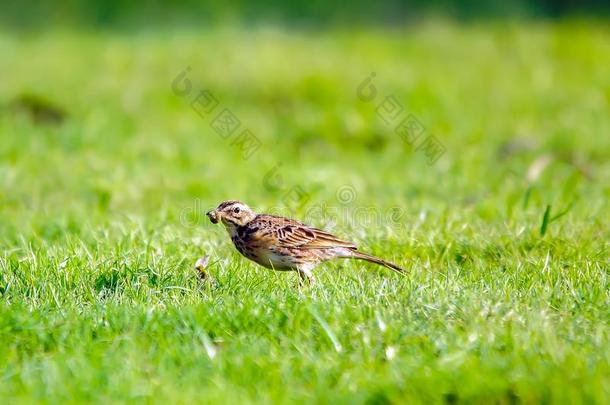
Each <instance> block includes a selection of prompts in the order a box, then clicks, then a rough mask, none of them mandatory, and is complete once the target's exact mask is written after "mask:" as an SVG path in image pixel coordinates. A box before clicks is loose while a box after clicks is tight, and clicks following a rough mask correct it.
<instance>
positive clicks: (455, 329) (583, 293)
mask: <svg viewBox="0 0 610 405" xmlns="http://www.w3.org/2000/svg"><path fill="white" fill-rule="evenodd" d="M0 55H2V57H1V58H0V75H1V77H3V78H5V79H3V80H2V81H1V82H0V105H1V110H0V252H1V256H0V294H1V297H2V298H1V300H0V342H2V344H1V345H0V358H1V359H3V361H2V363H1V365H0V397H2V398H11V399H15V400H16V401H22V402H29V401H30V400H32V399H34V400H38V401H41V402H54V403H56V402H60V401H64V400H70V399H71V400H77V401H87V400H95V401H99V402H103V401H106V400H114V401H116V400H151V401H172V402H192V401H203V402H213V403H217V402H219V401H220V400H224V401H225V402H226V401H228V403H238V402H243V401H248V402H269V401H280V402H290V401H298V402H305V401H311V400H312V399H313V398H314V397H317V398H319V400H320V401H321V402H331V401H339V402H341V403H352V402H356V403H364V402H374V403H384V402H387V401H391V402H422V403H423V402H426V403H427V402H442V401H448V402H453V401H456V400H474V401H483V402H489V401H503V402H506V403H509V402H511V401H513V400H517V399H520V400H522V401H524V402H542V401H551V402H569V403H578V402H583V403H584V402H586V403H592V402H597V403H603V402H604V399H605V398H607V397H608V396H609V395H610V392H609V391H608V386H610V384H609V382H610V366H609V364H610V350H609V348H610V345H609V339H608V337H609V336H608V332H609V329H608V321H609V319H610V311H609V310H608V308H609V307H610V302H609V301H610V300H609V296H608V295H609V293H608V291H609V289H608V284H609V282H608V281H609V280H608V269H609V264H610V263H609V259H608V240H609V237H610V229H609V227H608V219H607V217H608V204H607V201H608V197H609V194H610V192H609V188H608V184H610V164H609V163H608V162H609V158H610V153H609V152H608V151H610V137H608V136H607V134H608V133H610V115H609V114H608V111H610V76H609V75H608V72H607V66H609V65H610V32H609V31H608V29H607V28H605V27H603V26H601V25H597V24H593V23H591V24H588V23H567V22H566V23H558V24H557V25H548V24H534V23H530V24H527V25H520V26H519V25H515V26H512V25H492V26H475V27H470V28H466V27H456V26H452V25H450V24H441V23H433V24H426V25H422V26H420V27H418V28H415V29H411V30H407V31H394V32H389V33H384V32H381V31H360V32H356V33H346V32H342V31H331V32H324V33H306V32H288V31H282V30H276V29H257V30H255V31H254V32H250V33H248V32H245V31H243V30H237V29H226V30H217V31H206V30H202V31H199V32H194V31H185V32H178V33H173V34H168V33H132V34H125V33H123V34H118V33H105V34H99V35H93V34H90V33H74V32H55V33H49V34H47V35H42V36H33V37H32V36H30V37H17V36H15V35H14V34H10V33H8V34H5V35H3V36H2V37H0ZM187 67H190V68H191V71H190V72H189V75H188V79H189V80H190V81H191V83H192V92H191V93H190V94H189V95H188V96H178V95H176V94H175V93H174V91H173V90H172V81H173V80H174V79H175V77H176V76H177V75H178V74H179V73H180V72H182V71H183V70H184V69H185V68H187ZM371 72H375V74H376V77H375V81H374V85H375V86H376V89H377V91H378V96H377V98H376V99H375V101H374V102H369V103H367V102H365V101H362V100H360V99H359V98H358V97H357V88H358V86H359V85H360V83H361V82H362V81H363V80H364V79H365V78H366V77H368V76H369V75H370V74H371ZM199 90H209V91H210V92H211V93H212V94H213V95H214V97H216V99H217V100H218V102H219V107H218V108H228V109H230V110H231V111H232V112H233V113H234V114H235V115H236V116H237V117H238V118H239V120H240V121H241V123H242V128H248V129H250V130H251V131H252V133H253V134H255V136H256V137H257V138H258V139H259V140H260V142H261V146H260V149H258V150H257V151H256V152H255V153H254V154H253V155H252V156H251V157H250V158H249V159H243V158H242V151H241V150H240V149H239V148H238V147H237V146H236V145H235V144H234V143H233V140H234V138H229V139H223V138H221V137H220V136H218V135H217V134H216V133H215V132H214V131H213V129H212V128H211V127H210V123H211V121H212V118H213V117H211V116H210V117H201V116H200V115H198V114H197V112H195V111H194V110H193V109H192V108H191V106H190V102H191V100H192V98H193V97H194V96H195V95H196V94H197V92H198V91H199ZM391 95H393V96H395V97H396V99H397V100H399V101H400V103H402V105H403V107H404V108H405V111H404V114H408V113H411V114H414V115H415V116H416V117H417V119H418V120H419V121H420V122H421V123H422V124H423V125H424V126H425V128H426V131H427V132H426V133H427V134H433V135H434V136H435V137H436V138H437V139H438V140H440V141H441V142H442V144H443V145H444V147H445V148H446V152H445V154H444V155H443V156H442V157H441V158H440V159H439V160H438V161H437V162H436V163H434V164H429V162H428V159H427V157H426V155H425V154H424V153H422V151H417V150H416V148H415V147H413V146H411V145H408V144H407V143H405V142H404V141H403V140H402V139H401V138H400V137H399V136H398V135H397V134H396V133H395V132H394V128H395V125H392V124H387V123H385V122H384V121H383V120H382V119H381V118H380V117H379V116H378V115H377V113H376V109H377V106H378V105H379V103H380V102H381V101H382V100H383V99H384V98H385V97H387V96H391ZM34 96H35V98H34V99H33V98H32V97H34ZM23 100H26V101H25V102H24V101H23ZM32 100H35V101H32ZM37 103H40V104H41V106H39V107H32V105H34V106H36V105H37ZM45 106H46V107H47V108H50V109H53V108H57V109H58V111H62V114H65V116H63V115H62V117H61V118H59V119H44V117H45V115H44V114H42V115H40V114H38V115H37V114H36V113H35V112H33V110H34V109H35V108H42V109H44V108H45ZM52 116H54V115H52ZM41 117H42V118H41ZM274 169H276V170H279V172H278V171H274ZM296 189H298V190H299V192H302V193H304V194H296V195H297V196H298V195H304V196H305V197H303V198H302V199H300V200H299V199H298V198H294V196H295V194H294V190H296ZM346 190H347V191H348V192H349V193H348V194H345V191H346ZM342 191H343V193H342ZM346 196H347V197H346ZM228 198H237V199H241V200H244V201H245V202H247V203H249V204H250V205H252V206H253V207H254V208H256V209H259V210H262V211H281V212H285V213H290V214H291V215H293V216H296V217H299V218H304V219H307V220H309V222H312V223H313V224H314V225H318V226H325V227H328V228H330V229H332V230H333V231H335V232H336V233H338V234H339V235H341V236H344V237H349V238H351V239H353V240H354V241H355V242H357V243H358V244H359V245H360V246H362V248H363V249H364V250H366V251H370V252H372V253H375V254H377V255H379V256H382V257H386V258H388V259H391V260H393V261H395V262H397V263H399V264H401V265H403V266H404V267H406V268H407V269H408V270H409V275H408V276H407V277H399V276H397V275H396V274H394V273H391V272H389V271H387V270H385V269H382V268H377V267H374V266H370V265H367V264H363V263H359V262H348V261H342V262H339V263H332V264H328V265H326V266H322V267H320V268H319V269H318V272H317V273H316V276H317V279H318V283H317V284H316V285H315V286H314V287H311V288H307V289H299V288H298V287H297V276H296V275H295V274H289V273H274V272H271V271H269V270H266V269H263V268H260V267H257V266H256V265H254V264H252V263H250V262H247V261H246V260H245V259H242V258H240V257H239V255H238V254H237V253H236V252H235V251H234V249H233V248H232V247H231V245H230V241H229V239H228V237H227V236H226V234H225V232H224V230H222V229H221V228H220V227H218V226H213V225H211V224H209V223H207V222H206V221H205V217H204V216H203V215H202V213H203V212H204V211H205V210H207V209H209V208H210V207H212V206H214V205H216V204H217V203H218V202H219V201H221V200H224V199H228ZM547 207H550V208H548V214H547V215H546V219H545V211H546V210H547ZM318 208H320V209H318ZM322 208H323V209H322ZM558 214H563V215H561V216H558ZM203 254H209V255H210V256H211V258H212V259H211V263H210V266H209V271H210V273H211V274H212V275H213V277H214V278H215V279H216V284H215V285H202V284H201V283H200V282H199V280H198V278H197V276H196V273H195V271H194V269H193V265H194V263H195V261H196V260H197V259H198V258H199V257H201V256H202V255H203Z"/></svg>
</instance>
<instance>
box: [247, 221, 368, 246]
mask: <svg viewBox="0 0 610 405" xmlns="http://www.w3.org/2000/svg"><path fill="white" fill-rule="evenodd" d="M265 217H267V218H260V220H262V221H263V222H264V225H263V226H261V227H260V228H259V229H260V232H257V234H258V235H256V236H257V238H261V239H267V238H269V239H271V238H272V239H274V241H275V243H277V244H278V245H279V246H282V247H299V248H303V249H330V248H337V247H344V248H348V249H356V248H357V246H356V245H355V244H353V243H352V242H349V241H345V240H342V239H339V238H337V237H336V236H335V235H333V234H331V233H328V232H326V231H323V230H321V229H317V228H312V227H310V226H308V225H305V224H303V223H301V222H298V221H295V220H292V219H288V218H283V217H274V216H271V215H266V216H265Z"/></svg>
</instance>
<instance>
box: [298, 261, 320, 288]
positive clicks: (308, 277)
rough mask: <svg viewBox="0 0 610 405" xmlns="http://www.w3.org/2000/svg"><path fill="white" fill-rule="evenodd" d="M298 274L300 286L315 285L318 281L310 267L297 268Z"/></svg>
mask: <svg viewBox="0 0 610 405" xmlns="http://www.w3.org/2000/svg"><path fill="white" fill-rule="evenodd" d="M297 273H299V277H300V278H299V286H300V287H302V286H303V285H314V284H315V283H316V279H315V278H314V276H313V274H312V272H311V268H310V267H309V266H299V267H298V268H297Z"/></svg>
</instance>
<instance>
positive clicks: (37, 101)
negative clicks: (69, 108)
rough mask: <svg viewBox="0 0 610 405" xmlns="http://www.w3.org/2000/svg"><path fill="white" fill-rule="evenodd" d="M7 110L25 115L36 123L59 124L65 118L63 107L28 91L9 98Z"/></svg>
mask: <svg viewBox="0 0 610 405" xmlns="http://www.w3.org/2000/svg"><path fill="white" fill-rule="evenodd" d="M8 110H9V111H11V112H13V113H15V114H21V115H26V116H28V117H29V118H30V119H31V120H32V122H34V123H35V124H38V125H60V124H61V123H63V122H64V121H65V119H66V118H67V113H66V111H65V110H64V109H63V108H61V107H59V106H58V105H56V104H55V103H53V102H52V101H50V100H48V99H46V98H44V97H41V96H38V95H35V94H28V93H24V94H21V95H18V96H17V97H15V98H14V99H13V100H11V101H10V102H9V104H8Z"/></svg>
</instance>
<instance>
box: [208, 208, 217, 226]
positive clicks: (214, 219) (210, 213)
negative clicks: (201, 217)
mask: <svg viewBox="0 0 610 405" xmlns="http://www.w3.org/2000/svg"><path fill="white" fill-rule="evenodd" d="M205 215H207V216H208V218H210V221H211V222H212V223H213V224H217V223H218V215H217V214H216V210H212V211H208V212H207V213H206V214H205Z"/></svg>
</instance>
